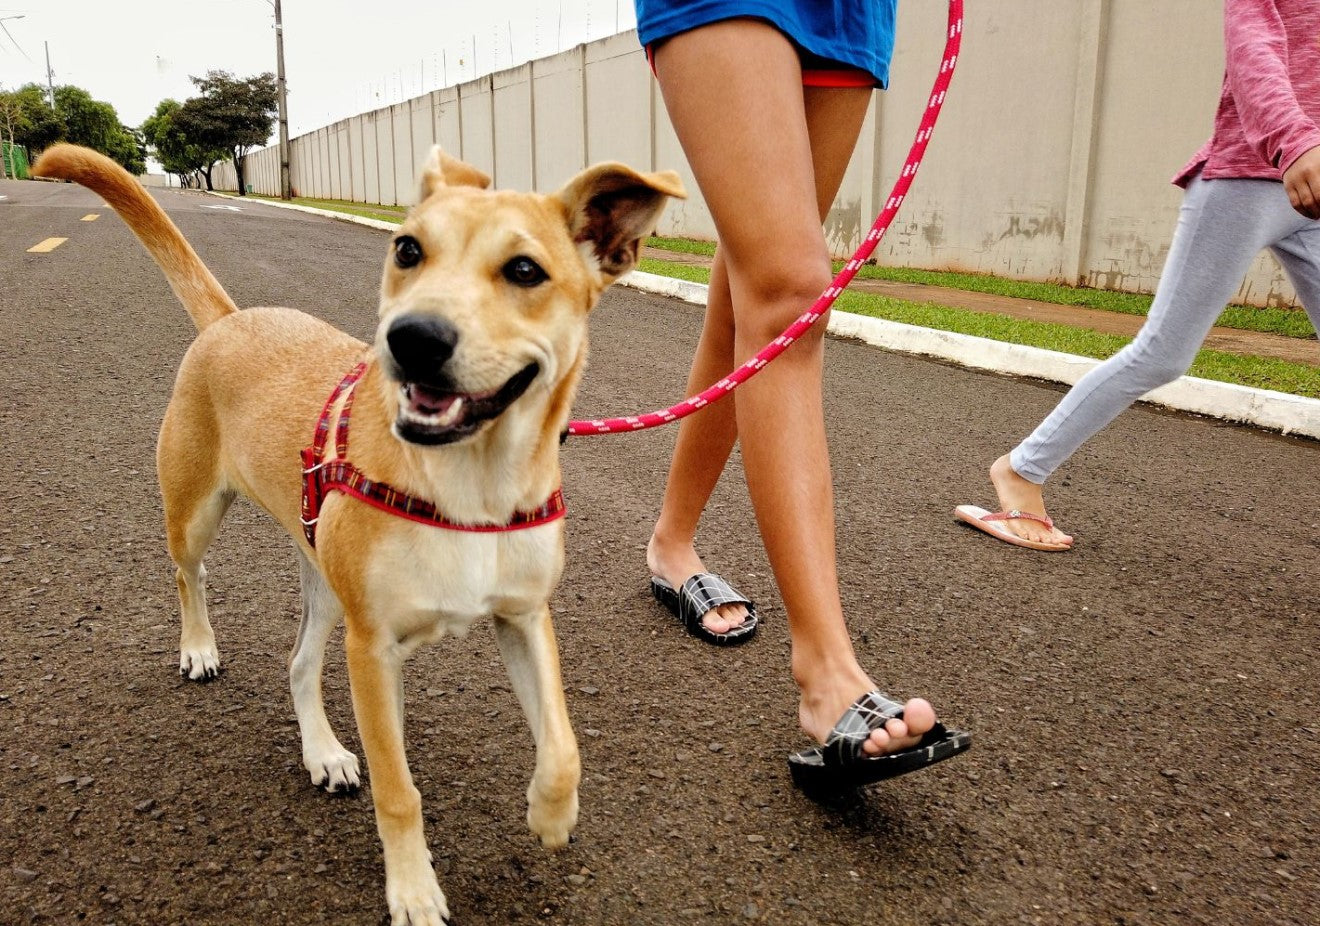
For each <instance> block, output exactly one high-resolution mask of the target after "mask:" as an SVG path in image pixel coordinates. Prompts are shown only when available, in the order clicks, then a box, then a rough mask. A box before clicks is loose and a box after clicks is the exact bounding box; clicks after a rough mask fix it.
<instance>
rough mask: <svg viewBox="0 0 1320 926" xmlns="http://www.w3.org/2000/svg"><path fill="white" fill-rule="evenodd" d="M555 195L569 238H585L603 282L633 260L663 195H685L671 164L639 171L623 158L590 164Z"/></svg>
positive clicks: (652, 225)
mask: <svg viewBox="0 0 1320 926" xmlns="http://www.w3.org/2000/svg"><path fill="white" fill-rule="evenodd" d="M555 196H556V197H558V198H559V200H560V201H561V202H562V203H563V204H564V205H565V206H566V207H567V209H568V230H569V233H570V234H571V235H572V236H573V240H574V241H575V242H578V243H579V244H587V245H589V246H590V248H591V253H592V256H593V257H594V259H595V261H596V264H597V265H598V266H599V267H600V272H601V275H602V276H603V277H604V278H605V279H604V281H603V282H605V283H606V284H609V283H612V282H614V280H616V279H617V278H619V277H621V276H623V274H625V273H627V272H628V271H629V270H631V269H632V268H633V267H634V266H635V265H636V264H637V256H638V253H639V251H640V250H641V242H642V239H643V238H645V237H646V236H647V235H649V234H650V233H651V231H652V230H653V229H654V228H655V221H656V219H657V218H659V217H660V212H661V211H662V210H663V209H664V207H665V197H668V196H673V197H675V198H677V199H684V198H686V197H687V192H686V191H685V190H684V189H683V183H682V181H681V180H679V178H678V174H676V173H674V172H673V171H672V170H666V171H661V172H660V173H655V174H642V173H638V172H637V171H635V170H633V169H632V168H631V167H626V166H624V165H623V164H616V163H606V164H597V165H596V166H595V167H589V168H587V169H586V170H584V171H583V172H582V173H580V174H578V175H577V176H576V177H574V178H573V179H572V180H570V181H569V182H568V183H567V184H565V185H564V187H563V189H561V190H560V191H559V192H558V193H556V194H555Z"/></svg>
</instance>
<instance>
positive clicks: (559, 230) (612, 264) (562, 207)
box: [375, 147, 685, 445]
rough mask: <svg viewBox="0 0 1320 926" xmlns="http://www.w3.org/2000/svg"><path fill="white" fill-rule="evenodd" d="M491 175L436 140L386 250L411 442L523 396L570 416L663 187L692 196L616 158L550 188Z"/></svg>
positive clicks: (386, 334)
mask: <svg viewBox="0 0 1320 926" xmlns="http://www.w3.org/2000/svg"><path fill="white" fill-rule="evenodd" d="M489 185H490V178H489V177H487V176H486V175H485V174H483V173H482V172H481V171H479V170H477V169H476V168H474V167H472V166H470V165H468V164H464V163H463V162H461V161H457V160H455V159H453V158H451V157H449V156H448V155H446V154H444V152H442V151H441V150H440V149H439V148H438V147H437V148H434V149H432V151H431V156H430V158H429V160H428V162H427V164H426V165H425V167H424V169H423V172H422V181H421V189H420V191H419V196H418V204H417V205H416V206H415V207H414V208H413V209H412V211H411V212H410V213H409V215H408V218H407V219H405V220H404V222H403V224H402V225H400V226H399V230H398V232H397V233H396V234H395V236H394V240H393V241H392V242H391V244H390V252H389V255H388V256H387V258H386V261H385V274H384V279H383V280H382V282H381V301H380V327H379V329H378V331H377V335H376V343H375V350H376V353H377V356H378V358H379V360H380V362H381V368H382V369H383V370H385V371H386V373H387V374H388V378H389V380H390V382H391V389H392V390H393V396H392V400H393V401H395V402H397V412H396V415H395V421H394V432H395V433H396V434H397V435H398V436H399V437H400V438H401V439H403V440H405V441H409V442H411V443H414V444H427V445H435V444H449V443H453V442H455V441H460V440H463V439H465V438H469V437H471V436H473V435H476V434H478V433H480V432H482V431H483V430H484V429H485V427H486V426H487V425H488V424H489V423H490V422H492V421H495V420H496V419H498V418H500V417H501V416H502V415H503V414H504V413H505V411H506V410H508V409H509V408H511V407H513V406H515V403H518V402H519V399H520V398H522V397H524V396H527V397H528V399H527V400H525V402H524V403H523V404H530V402H531V397H532V396H533V395H539V396H541V397H542V398H543V399H544V400H545V402H547V403H549V404H550V407H551V409H552V412H551V413H552V414H562V416H563V417H566V416H567V414H568V405H569V404H570V403H571V400H572V395H571V393H572V391H573V389H574V388H575V387H576V382H577V377H578V374H579V373H580V371H581V367H582V365H583V363H584V361H585V358H586V340H587V338H586V318H587V313H588V312H589V311H590V309H591V308H592V306H594V305H595V304H596V300H597V299H598V298H599V297H600V294H601V292H602V290H604V289H605V287H606V286H608V285H609V284H610V283H612V282H614V281H615V280H616V279H618V278H619V277H620V276H622V275H623V274H625V273H627V272H628V271H629V270H631V269H632V268H633V266H634V265H635V264H636V262H637V257H638V253H639V250H640V247H641V241H642V239H643V238H644V237H645V236H646V235H648V234H649V233H650V232H651V230H652V229H653V228H654V226H655V221H656V218H657V217H658V216H659V214H660V211H661V210H662V209H663V208H664V202H665V198H666V197H668V196H677V197H681V196H684V195H685V194H684V192H683V187H682V184H681V183H680V181H679V179H678V175H677V174H675V173H673V172H672V171H666V172H664V173H656V174H642V173H638V172H637V171H634V170H632V169H630V168H628V167H625V166H624V165H622V164H613V163H610V164H599V165H596V166H595V167H591V168H589V169H587V170H586V171H583V172H582V173H581V174H579V175H578V176H576V177H574V178H573V179H572V180H570V181H569V182H568V183H567V184H566V185H565V186H564V187H563V188H562V189H560V190H559V191H558V192H557V193H554V194H552V195H540V194H535V193H514V192H507V191H491V190H488V189H487V187H488V186H489ZM561 406H562V407H561ZM538 407H541V406H539V405H538Z"/></svg>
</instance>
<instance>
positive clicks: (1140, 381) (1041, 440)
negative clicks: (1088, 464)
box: [1009, 175, 1320, 484]
mask: <svg viewBox="0 0 1320 926" xmlns="http://www.w3.org/2000/svg"><path fill="white" fill-rule="evenodd" d="M1262 248H1269V249H1270V251H1272V252H1273V254H1274V256H1275V257H1276V258H1278V260H1279V263H1280V264H1282V265H1283V269H1284V270H1285V272H1287V274H1288V278H1289V279H1290V280H1291V281H1292V284H1293V287H1294V288H1295V289H1296V290H1297V295H1298V298H1299V299H1300V300H1301V302H1302V305H1303V306H1304V307H1305V308H1306V312H1307V314H1308V315H1309V316H1310V318H1311V323H1312V324H1313V325H1315V326H1316V328H1317V329H1320V221H1315V220H1312V219H1308V218H1306V217H1305V216H1303V215H1301V214H1300V213H1298V212H1296V211H1295V210H1294V209H1293V208H1292V205H1291V204H1290V203H1289V202H1288V194H1287V193H1286V192H1285V191H1284V189H1283V184H1282V183H1279V182H1277V181H1273V180H1238V179H1232V180H1203V179H1201V177H1200V176H1199V175H1198V176H1197V177H1195V178H1193V180H1192V182H1191V183H1190V184H1189V185H1188V187H1187V192H1186V193H1185V194H1184V196H1183V202H1182V209H1181V211H1180V212H1179V215H1178V227H1177V229H1176V230H1175V232H1174V235H1173V243H1172V244H1171V245H1170V247H1169V256H1168V259H1167V260H1166V261H1165V263H1164V272H1163V274H1162V275H1161V277H1160V283H1159V287H1158V288H1157V289H1156V291H1155V300H1154V302H1153V303H1152V304H1151V307H1150V314H1149V316H1148V317H1147V319H1146V323H1145V324H1144V325H1143V326H1142V328H1141V331H1140V332H1139V333H1138V334H1137V337H1136V340H1134V341H1133V342H1132V343H1131V344H1129V345H1128V346H1127V347H1125V348H1123V349H1122V350H1121V351H1119V352H1118V353H1117V354H1115V355H1114V356H1113V357H1110V358H1109V359H1108V360H1106V361H1105V362H1104V363H1102V364H1100V366H1098V367H1096V368H1095V369H1094V370H1092V371H1091V372H1090V373H1087V374H1086V375H1085V376H1084V377H1082V378H1081V379H1080V380H1079V381H1078V382H1077V385H1075V386H1073V387H1072V389H1071V390H1069V392H1068V394H1067V395H1066V396H1064V397H1063V401H1061V402H1060V403H1059V404H1058V405H1057V406H1056V407H1055V409H1054V411H1052V412H1051V413H1050V414H1049V417H1047V418H1046V419H1045V420H1044V421H1042V422H1041V423H1040V425H1039V426H1038V427H1037V428H1036V430H1035V431H1033V432H1032V433H1031V436H1030V437H1028V438H1027V439H1026V440H1024V441H1023V442H1022V443H1021V444H1019V445H1018V446H1017V447H1016V448H1014V450H1013V453H1012V455H1011V456H1010V457H1009V460H1010V462H1011V463H1012V465H1013V470H1014V471H1015V472H1016V473H1017V474H1018V475H1019V476H1022V477H1023V478H1024V479H1029V480H1030V481H1032V482H1035V483H1038V484H1039V483H1043V482H1044V481H1045V480H1046V479H1048V478H1049V477H1050V474H1051V473H1053V472H1054V470H1055V469H1057V468H1058V467H1059V466H1060V465H1061V464H1062V463H1063V462H1064V461H1065V460H1067V459H1068V458H1069V457H1070V456H1072V455H1073V454H1074V453H1075V452H1076V451H1077V448H1078V447H1080V446H1082V444H1083V443H1084V442H1085V441H1086V440H1087V439H1089V438H1090V437H1091V436H1092V435H1093V434H1095V433H1096V432H1097V431H1099V430H1100V429H1101V428H1103V427H1104V426H1105V425H1107V424H1109V422H1111V421H1113V420H1114V419H1115V418H1117V417H1118V415H1119V413H1120V412H1121V411H1123V409H1125V408H1127V407H1128V406H1129V405H1131V404H1132V403H1133V402H1135V401H1136V400H1137V399H1139V398H1141V396H1143V395H1145V394H1146V393H1147V392H1149V391H1150V390H1152V389H1155V388H1157V387H1159V386H1163V385H1164V384H1165V383H1169V382H1172V381H1173V380H1175V379H1177V378H1178V377H1179V376H1181V375H1182V374H1183V373H1186V372H1187V368H1188V367H1190V366H1191V365H1192V361H1193V360H1195V359H1196V352H1197V351H1198V350H1199V349H1200V346H1201V342H1202V341H1204V340H1205V336H1206V335H1207V334H1209V333H1210V328H1211V326H1213V325H1214V322H1215V319H1216V318H1218V317H1219V313H1220V312H1221V311H1222V310H1223V308H1224V306H1225V305H1227V304H1228V300H1229V299H1231V298H1232V296H1233V293H1234V292H1235V291H1236V290H1237V288H1238V286H1239V285H1241V283H1242V278H1243V277H1244V276H1245V275H1246V272H1247V268H1248V267H1250V266H1251V262H1252V261H1253V260H1254V259H1255V257H1256V255H1257V254H1258V253H1259V252H1260V250H1261V249H1262Z"/></svg>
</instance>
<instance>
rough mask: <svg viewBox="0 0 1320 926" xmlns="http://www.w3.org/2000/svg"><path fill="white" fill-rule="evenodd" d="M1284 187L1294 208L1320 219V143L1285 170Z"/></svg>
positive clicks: (1312, 217)
mask: <svg viewBox="0 0 1320 926" xmlns="http://www.w3.org/2000/svg"><path fill="white" fill-rule="evenodd" d="M1283 188H1284V189H1285V190H1287V191H1288V201H1289V202H1291V203H1292V207H1293V208H1294V209H1296V210H1297V211H1298V212H1300V213H1301V214H1302V215H1304V216H1306V217H1307V218H1308V219H1320V145H1317V146H1316V147H1314V148H1310V149H1308V150H1306V151H1305V152H1303V154H1302V156H1301V157H1299V158H1298V159H1297V160H1295V161H1293V162H1292V164H1291V165H1289V167H1288V169H1287V170H1285V171H1284V172H1283Z"/></svg>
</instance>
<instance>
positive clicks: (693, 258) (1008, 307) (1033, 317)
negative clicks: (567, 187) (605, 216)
mask: <svg viewBox="0 0 1320 926" xmlns="http://www.w3.org/2000/svg"><path fill="white" fill-rule="evenodd" d="M642 256H643V257H650V258H654V259H656V260H666V261H671V262H673V263H679V264H692V265H694V266H702V267H709V266H710V263H711V259H710V258H709V257H704V256H701V255H697V254H686V253H682V252H678V251H665V250H661V249H660V248H643V249H642ZM848 288H849V289H850V290H853V291H856V292H862V293H875V294H877V295H881V296H888V297H889V298H891V299H904V300H906V301H908V302H923V303H932V304H935V305H943V306H949V307H951V308H957V309H968V310H970V311H973V312H993V313H997V314H999V315H1009V316H1012V317H1013V318H1021V319H1027V320H1030V321H1038V322H1049V323H1051V324H1056V325H1071V326H1073V327H1075V328H1087V329H1089V330H1091V331H1099V332H1101V333H1103V334H1115V335H1122V336H1124V337H1129V338H1130V337H1134V336H1135V335H1136V333H1137V331H1138V330H1139V329H1140V328H1141V325H1142V323H1143V322H1145V318H1144V317H1143V316H1139V315H1125V314H1123V313H1122V312H1105V311H1103V310H1100V309H1086V308H1081V307H1078V306H1068V305H1058V304H1055V303H1051V302H1037V301H1036V300H1034V299H1015V298H1013V297H1011V296H995V295H991V294H989V293H977V292H969V291H968V290H964V289H951V288H949V287H945V286H927V285H924V284H921V283H895V282H890V281H887V280H853V282H852V283H850V284H849V285H848ZM1204 346H1205V347H1207V348H1209V349H1211V350H1219V351H1225V352H1227V353H1231V354H1248V355H1252V356H1256V357H1269V358H1271V359H1275V360H1287V361H1290V362H1292V363H1303V364H1307V365H1309V366H1320V347H1318V346H1317V344H1316V341H1315V339H1313V338H1290V337H1286V336H1284V335H1281V334H1269V333H1266V332H1259V331H1239V330H1238V329H1236V328H1220V327H1215V328H1212V329H1210V336H1209V337H1207V338H1206V340H1205V345H1204Z"/></svg>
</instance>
